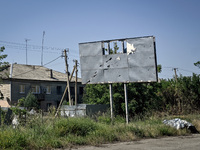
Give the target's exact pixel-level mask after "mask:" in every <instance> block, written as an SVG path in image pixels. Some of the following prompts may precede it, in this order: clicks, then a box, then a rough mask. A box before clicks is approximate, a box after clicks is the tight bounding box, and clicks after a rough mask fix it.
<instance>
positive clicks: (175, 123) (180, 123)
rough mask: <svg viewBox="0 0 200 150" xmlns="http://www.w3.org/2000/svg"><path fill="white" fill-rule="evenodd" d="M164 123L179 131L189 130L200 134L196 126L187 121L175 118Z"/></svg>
mask: <svg viewBox="0 0 200 150" xmlns="http://www.w3.org/2000/svg"><path fill="white" fill-rule="evenodd" d="M163 123H164V124H166V125H168V126H171V127H173V128H176V129H177V130H179V129H183V128H187V129H188V130H190V131H191V132H192V133H199V132H198V131H197V129H196V128H195V126H194V125H192V124H191V123H189V122H187V121H186V120H181V119H179V118H175V119H172V120H164V121H163Z"/></svg>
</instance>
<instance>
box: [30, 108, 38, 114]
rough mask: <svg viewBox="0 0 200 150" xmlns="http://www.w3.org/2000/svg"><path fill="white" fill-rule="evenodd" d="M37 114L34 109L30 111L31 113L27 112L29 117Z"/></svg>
mask: <svg viewBox="0 0 200 150" xmlns="http://www.w3.org/2000/svg"><path fill="white" fill-rule="evenodd" d="M36 113H37V112H36V111H35V110H34V109H31V111H29V112H28V114H30V115H34V114H36Z"/></svg>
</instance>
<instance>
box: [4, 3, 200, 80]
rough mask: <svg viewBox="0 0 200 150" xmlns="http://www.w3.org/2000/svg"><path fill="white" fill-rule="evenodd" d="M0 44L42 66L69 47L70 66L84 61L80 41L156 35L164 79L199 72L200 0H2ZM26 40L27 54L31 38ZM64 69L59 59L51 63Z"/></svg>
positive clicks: (12, 57)
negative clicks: (175, 73)
mask: <svg viewBox="0 0 200 150" xmlns="http://www.w3.org/2000/svg"><path fill="white" fill-rule="evenodd" d="M0 6H1V8H0V19H1V23H0V46H5V47H6V50H5V54H8V57H7V59H6V61H8V62H10V63H15V62H17V63H18V64H26V58H27V63H28V64H30V65H41V60H42V59H41V45H42V38H43V31H45V35H44V49H43V50H44V53H43V54H44V55H43V64H46V63H48V62H51V61H52V60H54V59H56V58H58V57H59V56H61V54H62V50H63V49H64V48H69V53H68V55H69V60H68V61H69V64H70V67H69V68H70V70H72V69H73V65H74V62H73V60H74V59H78V60H79V47H78V43H82V42H91V41H101V40H110V39H120V38H132V37H141V36H151V35H153V36H155V38H156V51H157V62H158V64H161V65H162V67H163V71H162V73H161V74H159V77H160V78H171V77H173V75H174V72H173V71H172V68H178V75H179V74H182V75H185V76H189V75H192V73H193V72H194V73H200V69H198V68H197V67H195V66H194V65H193V63H194V62H197V61H200V57H199V56H200V0H0ZM25 39H29V40H28V41H27V45H28V46H27V57H26V46H25V44H26V42H25ZM46 67H48V68H52V69H54V70H57V71H60V72H64V70H65V62H64V59H63V58H61V57H60V58H58V59H56V60H55V61H53V62H52V63H49V64H47V65H46Z"/></svg>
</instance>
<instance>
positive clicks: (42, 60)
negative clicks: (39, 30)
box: [41, 31, 45, 66]
mask: <svg viewBox="0 0 200 150" xmlns="http://www.w3.org/2000/svg"><path fill="white" fill-rule="evenodd" d="M44 35H45V31H43V36H42V54H41V66H43V45H44Z"/></svg>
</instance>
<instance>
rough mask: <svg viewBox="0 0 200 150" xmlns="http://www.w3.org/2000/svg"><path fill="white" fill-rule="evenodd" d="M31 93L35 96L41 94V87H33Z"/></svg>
mask: <svg viewBox="0 0 200 150" xmlns="http://www.w3.org/2000/svg"><path fill="white" fill-rule="evenodd" d="M31 92H32V93H34V94H39V93H40V86H39V85H32V87H31Z"/></svg>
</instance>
